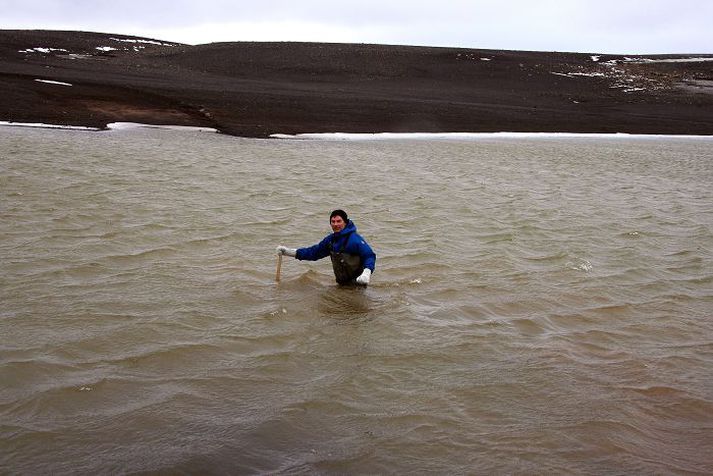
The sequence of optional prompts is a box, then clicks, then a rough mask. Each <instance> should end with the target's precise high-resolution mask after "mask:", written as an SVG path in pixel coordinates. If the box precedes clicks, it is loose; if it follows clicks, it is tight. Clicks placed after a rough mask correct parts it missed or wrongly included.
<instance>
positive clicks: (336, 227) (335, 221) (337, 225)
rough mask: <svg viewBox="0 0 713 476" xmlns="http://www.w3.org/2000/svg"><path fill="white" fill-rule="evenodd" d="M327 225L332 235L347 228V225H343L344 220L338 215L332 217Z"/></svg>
mask: <svg viewBox="0 0 713 476" xmlns="http://www.w3.org/2000/svg"><path fill="white" fill-rule="evenodd" d="M329 224H330V225H331V226H332V231H333V232H334V233H339V232H340V231H342V230H343V229H344V227H345V226H347V224H346V223H344V219H343V218H342V217H340V216H339V215H334V216H333V217H332V218H330V219H329Z"/></svg>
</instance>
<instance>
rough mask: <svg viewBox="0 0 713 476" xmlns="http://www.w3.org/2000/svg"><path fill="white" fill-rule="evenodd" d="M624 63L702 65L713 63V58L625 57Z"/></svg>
mask: <svg viewBox="0 0 713 476" xmlns="http://www.w3.org/2000/svg"><path fill="white" fill-rule="evenodd" d="M624 61H626V62H627V63H701V62H705V61H713V57H708V56H705V57H698V58H664V59H651V58H629V57H624Z"/></svg>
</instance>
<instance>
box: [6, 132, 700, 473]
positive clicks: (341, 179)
mask: <svg viewBox="0 0 713 476" xmlns="http://www.w3.org/2000/svg"><path fill="white" fill-rule="evenodd" d="M0 157H1V158H0V200H1V202H0V203H1V204H0V268H1V269H2V274H1V275H0V302H1V304H0V381H1V382H2V386H1V387H0V445H1V448H0V449H1V451H0V472H3V473H11V474H37V473H52V474H72V473H88V474H106V473H112V474H114V473H135V472H163V473H177V472H179V473H180V472H184V473H201V474H255V473H258V474H259V473H269V474H315V473H316V474H332V473H340V474H344V473H352V474H354V473H357V474H359V473H361V474H364V473H368V474H375V473H381V474H384V473H391V474H503V473H506V474H544V473H553V474H597V475H599V474H710V473H711V472H713V456H712V455H711V451H710V448H711V441H713V377H712V376H711V375H712V374H711V372H710V369H711V368H712V365H713V320H712V319H711V314H712V311H713V196H712V195H713V192H712V191H711V186H710V185H711V183H713V140H712V139H690V138H687V139H672V138H601V137H600V138H597V137H592V138H581V137H569V138H556V137H551V138H519V139H518V138H497V137H490V138H482V139H480V140H430V141H429V140H388V141H356V142H355V141H331V142H329V141H310V140H306V141H296V140H287V141H282V140H250V139H237V138H233V137H226V136H221V135H217V134H209V133H205V132H184V131H173V130H170V131H167V130H153V129H126V130H116V131H112V132H102V133H92V132H80V131H50V130H31V129H20V128H7V127H5V128H0ZM333 208H344V209H346V210H347V211H348V212H349V214H350V216H351V217H352V218H353V219H354V221H355V223H356V225H357V227H358V228H359V231H360V232H361V233H362V234H363V235H364V236H365V237H366V238H367V239H368V240H369V242H370V243H371V245H372V247H373V248H374V249H375V251H376V252H377V255H378V261H377V270H376V273H375V274H374V276H373V277H372V284H371V285H370V286H369V287H368V288H367V289H366V290H364V289H352V288H339V287H337V286H336V285H335V283H334V279H333V276H332V274H331V269H330V264H329V262H328V260H324V261H320V262H316V263H306V262H298V261H295V260H293V259H289V258H286V259H285V260H284V261H283V263H282V281H281V282H280V283H279V284H277V283H275V281H274V278H275V266H276V256H275V254H274V253H275V246H277V245H278V244H285V245H287V246H292V247H297V246H304V245H310V244H314V243H316V242H317V241H318V240H320V239H321V238H322V237H323V236H324V235H326V234H327V233H328V232H329V226H328V215H329V212H330V211H331V210H332V209H333Z"/></svg>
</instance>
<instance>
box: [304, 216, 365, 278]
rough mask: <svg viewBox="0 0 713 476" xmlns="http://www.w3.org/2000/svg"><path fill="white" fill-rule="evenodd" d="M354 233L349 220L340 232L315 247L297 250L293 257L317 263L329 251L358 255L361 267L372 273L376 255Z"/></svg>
mask: <svg viewBox="0 0 713 476" xmlns="http://www.w3.org/2000/svg"><path fill="white" fill-rule="evenodd" d="M356 231H357V228H356V225H355V224H354V222H353V221H351V220H349V221H348V222H347V226H345V227H344V229H343V230H342V231H340V232H337V233H330V234H329V235H327V236H326V237H325V238H324V239H323V240H322V241H320V242H319V243H317V244H316V245H313V246H309V247H307V248H299V249H298V250H297V255H296V256H295V257H296V258H297V259H298V260H307V261H317V260H318V259H322V258H326V257H327V256H329V254H330V251H334V252H336V253H347V254H350V255H359V257H360V258H361V262H362V265H363V266H364V267H365V268H369V269H370V270H371V271H372V272H374V267H375V266H376V254H375V253H374V252H373V251H372V249H371V247H370V246H369V244H368V243H367V242H366V240H365V239H364V238H362V237H361V235H359V234H358V233H357V232H356Z"/></svg>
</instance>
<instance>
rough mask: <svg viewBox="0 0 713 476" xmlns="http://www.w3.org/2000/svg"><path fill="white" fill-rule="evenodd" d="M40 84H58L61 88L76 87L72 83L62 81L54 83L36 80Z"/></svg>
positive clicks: (46, 80)
mask: <svg viewBox="0 0 713 476" xmlns="http://www.w3.org/2000/svg"><path fill="white" fill-rule="evenodd" d="M35 81H37V82H38V83H46V84H57V85H59V86H74V85H73V84H71V83H64V82H62V81H52V80H51V79H35Z"/></svg>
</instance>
